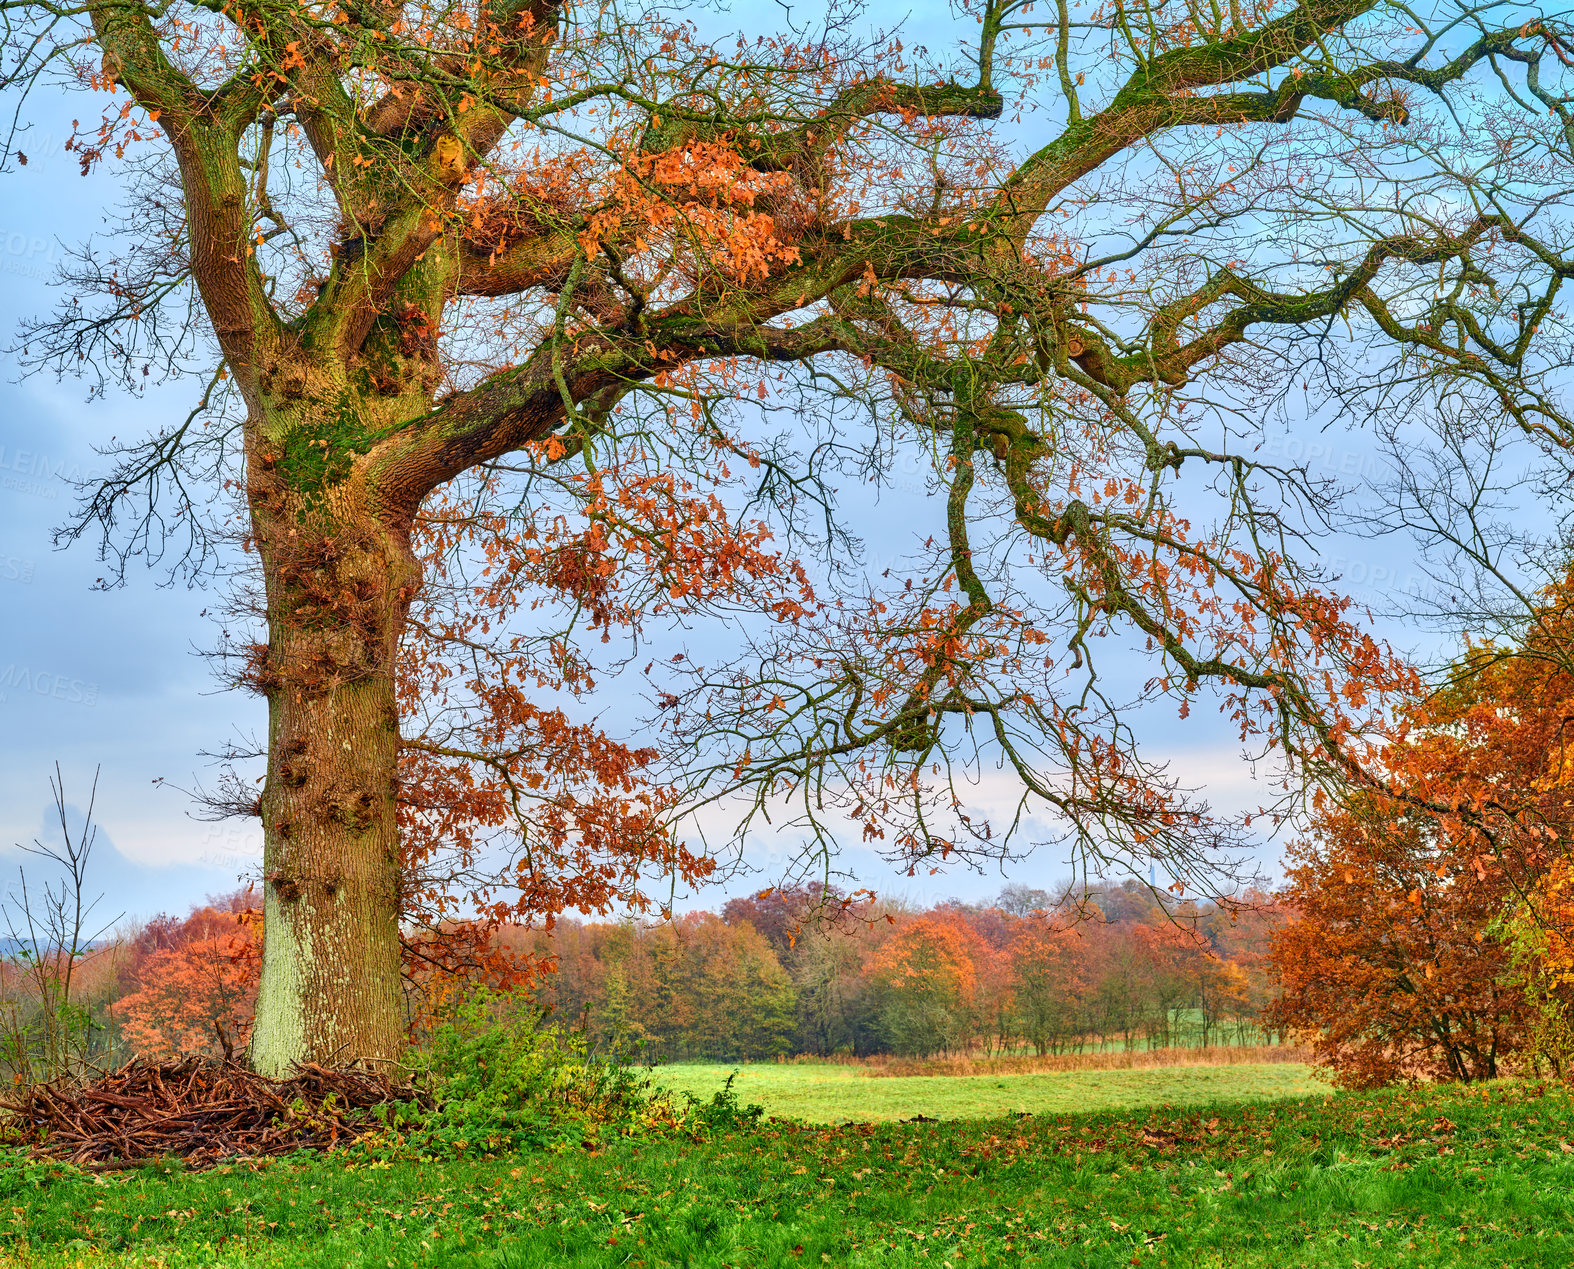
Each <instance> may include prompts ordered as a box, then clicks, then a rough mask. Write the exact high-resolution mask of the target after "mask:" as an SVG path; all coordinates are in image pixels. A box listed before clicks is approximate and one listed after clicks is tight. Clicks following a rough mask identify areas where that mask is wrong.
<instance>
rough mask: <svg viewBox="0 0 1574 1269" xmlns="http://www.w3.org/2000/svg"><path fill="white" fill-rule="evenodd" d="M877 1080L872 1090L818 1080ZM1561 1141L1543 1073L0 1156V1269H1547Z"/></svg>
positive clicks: (1570, 1168) (1570, 1176) (1564, 1237)
mask: <svg viewBox="0 0 1574 1269" xmlns="http://www.w3.org/2000/svg"><path fill="white" fill-rule="evenodd" d="M1225 1069H1227V1068H1225ZM1138 1073H1139V1074H1141V1072H1138ZM692 1074H693V1077H694V1078H695V1080H696V1081H700V1080H706V1081H708V1080H711V1079H713V1077H714V1072H711V1073H705V1074H703V1075H702V1073H701V1072H698V1071H696V1072H693V1073H692ZM781 1078H782V1080H783V1085H782V1087H783V1088H785V1087H786V1083H785V1077H781ZM1100 1078H1101V1079H1102V1078H1105V1077H1104V1076H1102V1075H1101V1076H1100ZM1244 1078H1246V1079H1248V1080H1249V1079H1251V1078H1255V1077H1254V1076H1252V1075H1251V1074H1250V1073H1246V1074H1245V1076H1244ZM760 1083H761V1084H762V1085H763V1084H764V1083H765V1081H764V1080H761V1081H760ZM825 1083H826V1084H833V1083H834V1080H832V1079H831V1078H829V1077H828V1078H827V1080H826V1081H825ZM883 1083H891V1084H895V1083H896V1081H881V1080H874V1079H869V1080H865V1081H862V1082H859V1081H857V1080H846V1081H845V1082H844V1083H843V1084H842V1085H840V1086H841V1087H847V1088H851V1089H855V1090H857V1091H858V1092H859V1093H860V1094H862V1092H863V1091H864V1089H865V1086H866V1085H869V1084H876V1085H877V1084H883ZM1078 1087H1079V1088H1081V1089H1082V1091H1083V1092H1084V1093H1086V1092H1088V1091H1089V1087H1090V1086H1085V1085H1079V1086H1078ZM1157 1087H1158V1086H1157V1085H1155V1086H1153V1088H1151V1089H1150V1090H1149V1091H1150V1092H1151V1091H1155V1090H1156V1088H1157ZM1571 1139H1574V1098H1571V1096H1570V1094H1569V1093H1568V1092H1567V1091H1566V1090H1565V1089H1563V1088H1559V1087H1546V1086H1541V1085H1535V1084H1530V1083H1525V1082H1504V1083H1499V1084H1495V1085H1491V1086H1488V1087H1484V1088H1444V1087H1426V1088H1422V1089H1419V1090H1407V1091H1391V1092H1385V1093H1380V1094H1371V1095H1366V1094H1361V1095H1355V1094H1343V1093H1341V1094H1330V1093H1319V1094H1316V1095H1313V1096H1303V1097H1297V1098H1284V1099H1279V1100H1266V1101H1259V1102H1242V1101H1239V1100H1237V1101H1233V1102H1213V1103H1208V1104H1203V1105H1192V1106H1189V1107H1186V1106H1181V1105H1179V1104H1170V1105H1150V1106H1147V1107H1141V1108H1134V1107H1127V1108H1125V1109H1110V1110H1103V1111H1096V1112H1092V1113H1086V1112H1084V1113H1060V1112H1052V1113H1040V1114H1036V1115H1016V1114H1013V1115H1007V1116H1004V1117H996V1118H987V1119H976V1118H974V1119H956V1120H947V1121H942V1122H938V1123H933V1122H918V1123H862V1124H853V1125H846V1126H841V1127H833V1126H825V1125H813V1124H807V1123H792V1122H784V1121H776V1122H769V1123H766V1124H763V1125H761V1126H759V1127H758V1128H756V1129H753V1130H737V1131H718V1132H716V1133H714V1134H712V1135H710V1136H708V1137H707V1138H705V1139H702V1140H694V1139H691V1138H682V1137H678V1138H671V1137H669V1138H665V1139H660V1140H618V1141H614V1142H612V1143H611V1144H608V1145H605V1146H603V1147H600V1148H597V1149H595V1150H594V1151H589V1150H584V1149H578V1148H574V1149H570V1150H568V1151H565V1152H563V1153H559V1154H551V1153H538V1154H533V1155H518V1156H512V1157H503V1158H476V1159H465V1158H461V1159H458V1160H445V1161H421V1160H407V1161H371V1160H368V1159H367V1158H365V1157H364V1156H363V1157H359V1158H358V1157H356V1156H355V1155H353V1154H349V1155H342V1156H333V1157H323V1158H301V1159H291V1160H285V1161H275V1162H272V1163H266V1164H251V1165H240V1164H237V1165H232V1166H228V1167H225V1168H220V1169H216V1170H213V1171H209V1172H203V1173H190V1172H184V1171H181V1170H179V1169H176V1168H170V1167H165V1166H152V1167H147V1168H143V1169H139V1170H137V1171H134V1172H128V1173H108V1174H102V1175H97V1176H93V1175H86V1174H83V1173H79V1172H75V1171H72V1170H69V1169H62V1168H58V1167H52V1166H47V1165H39V1164H32V1165H18V1164H16V1163H14V1162H13V1163H9V1164H7V1165H5V1166H4V1167H3V1168H0V1265H4V1266H7V1267H8V1269H9V1267H10V1266H16V1267H17V1269H24V1267H25V1269H65V1267H67V1266H70V1267H72V1269H97V1267H104V1269H108V1267H110V1266H114V1267H116V1269H119V1267H122V1266H124V1267H129V1266H139V1267H146V1269H152V1267H153V1266H160V1267H163V1269H185V1267H187V1266H236V1267H238V1269H239V1267H244V1269H286V1267H288V1269H297V1267H310V1269H315V1267H318V1266H321V1267H323V1269H329V1267H332V1269H341V1267H343V1269H371V1267H374V1266H375V1267H382V1269H393V1267H395V1266H398V1267H404V1266H422V1267H426V1266H434V1267H436V1266H469V1267H475V1269H533V1267H536V1266H565V1265H574V1266H588V1267H599V1266H639V1267H645V1266H658V1265H659V1266H668V1265H672V1266H691V1267H693V1269H721V1267H722V1266H733V1267H742V1266H774V1265H806V1264H827V1265H848V1266H893V1267H894V1266H926V1267H932V1269H962V1267H963V1266H983V1265H1004V1264H1023V1265H1035V1266H1038V1265H1044V1266H1068V1267H1070V1266H1077V1267H1079V1269H1082V1267H1093V1266H1099V1267H1104V1266H1110V1267H1113V1266H1117V1265H1139V1266H1140V1265H1153V1266H1198V1267H1207V1269H1226V1267H1228V1269H1251V1267H1254V1266H1263V1267H1266V1266H1273V1267H1274V1269H1285V1267H1287V1266H1345V1265H1348V1266H1360V1267H1362V1269H1381V1267H1384V1266H1406V1267H1407V1269H1410V1267H1416V1266H1426V1267H1428V1269H1443V1267H1445V1266H1467V1265H1468V1266H1494V1267H1495V1266H1505V1265H1515V1266H1549V1267H1550V1266H1559V1267H1561V1266H1566V1265H1568V1264H1570V1263H1574V1144H1571Z"/></svg>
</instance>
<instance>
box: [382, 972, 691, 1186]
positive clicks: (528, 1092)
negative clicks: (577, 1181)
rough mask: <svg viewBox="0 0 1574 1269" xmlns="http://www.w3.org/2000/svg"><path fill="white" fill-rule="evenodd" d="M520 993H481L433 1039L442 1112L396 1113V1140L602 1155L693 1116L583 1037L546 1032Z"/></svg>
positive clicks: (431, 1061)
mask: <svg viewBox="0 0 1574 1269" xmlns="http://www.w3.org/2000/svg"><path fill="white" fill-rule="evenodd" d="M541 1016H542V1015H541V1013H540V1012H539V1010H537V1009H536V1008H534V1007H533V1006H532V1005H531V1004H530V1002H529V1001H528V1000H527V999H526V998H525V997H523V996H521V995H518V994H501V993H497V992H494V991H492V990H490V989H480V990H477V991H475V992H474V993H472V994H471V995H470V996H468V997H467V998H466V999H465V1000H463V1001H462V1002H461V1003H460V1004H459V1005H458V1006H457V1007H456V1008H455V1009H454V1011H453V1013H452V1015H451V1016H450V1017H449V1018H448V1019H447V1020H445V1021H443V1022H441V1023H439V1024H438V1025H437V1026H436V1027H435V1028H434V1029H433V1030H432V1033H431V1043H430V1047H429V1048H428V1049H427V1051H426V1052H425V1053H424V1054H423V1055H421V1057H420V1058H419V1066H418V1078H420V1079H421V1080H422V1081H423V1082H425V1083H428V1084H429V1086H430V1089H431V1092H432V1095H433V1098H434V1101H435V1105H434V1108H433V1109H431V1110H426V1111H422V1110H420V1109H418V1108H417V1107H415V1106H413V1105H410V1106H404V1107H401V1108H398V1109H396V1110H393V1111H391V1112H390V1114H389V1127H390V1129H391V1130H393V1133H394V1135H395V1139H396V1140H397V1141H399V1142H400V1143H402V1144H403V1145H404V1146H405V1147H406V1148H413V1149H415V1150H417V1151H419V1152H421V1153H428V1154H437V1155H450V1154H464V1153H467V1152H474V1153H488V1154H492V1153H502V1152H505V1151H512V1150H522V1149H539V1148H547V1149H555V1150H562V1149H569V1148H572V1147H575V1146H585V1147H589V1148H594V1147H595V1146H596V1145H597V1144H598V1143H599V1142H601V1141H603V1140H605V1139H607V1138H611V1137H620V1136H642V1135H646V1134H664V1133H667V1132H671V1131H675V1130H678V1129H681V1128H683V1127H684V1126H685V1120H686V1119H687V1118H690V1117H691V1116H690V1115H689V1114H688V1112H687V1109H686V1108H684V1107H680V1106H679V1105H678V1104H677V1103H676V1102H675V1101H674V1100H673V1098H672V1096H671V1095H670V1094H668V1093H665V1092H663V1091H660V1090H657V1089H655V1088H653V1087H652V1085H651V1082H650V1080H649V1079H648V1078H645V1077H642V1076H641V1075H640V1074H639V1073H638V1072H637V1071H635V1070H633V1069H631V1068H630V1067H628V1066H626V1065H624V1064H622V1063H620V1062H618V1061H616V1060H615V1059H610V1058H603V1057H598V1056H595V1055H593V1054H591V1053H590V1052H589V1051H588V1047H587V1045H586V1043H585V1041H584V1038H583V1037H581V1036H573V1035H565V1034H563V1033H562V1032H559V1031H557V1030H549V1029H542V1028H539V1027H538V1025H537V1024H538V1023H539V1022H540V1019H541Z"/></svg>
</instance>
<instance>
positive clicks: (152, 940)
mask: <svg viewBox="0 0 1574 1269" xmlns="http://www.w3.org/2000/svg"><path fill="white" fill-rule="evenodd" d="M237 897H238V898H244V896H237ZM226 909H227V910H226ZM260 915H261V914H260V913H258V912H257V911H256V910H255V909H252V908H250V907H249V906H246V905H245V904H244V902H237V903H231V904H228V905H225V907H213V906H204V907H201V908H197V909H196V910H194V911H193V912H192V913H191V915H190V916H188V917H186V918H185V919H184V920H175V919H172V918H167V917H165V918H160V919H158V920H156V921H153V922H150V923H149V924H148V926H146V927H144V928H143V930H142V931H140V932H139V935H138V937H137V938H136V939H135V940H133V942H132V945H131V946H130V947H129V948H128V949H127V952H128V954H129V960H130V974H129V977H130V982H129V983H128V984H127V986H128V987H129V988H130V990H128V991H126V993H125V994H124V995H122V996H121V997H120V998H119V999H118V1000H116V1001H115V1003H114V1005H113V1007H112V1009H111V1013H112V1015H113V1016H114V1019H115V1021H116V1022H117V1023H118V1024H119V1026H120V1029H121V1039H122V1042H123V1043H124V1044H125V1045H126V1046H127V1047H128V1048H130V1050H131V1051H132V1052H133V1053H135V1054H137V1055H138V1056H140V1057H144V1058H147V1059H149V1060H151V1061H171V1060H174V1059H176V1058H182V1057H189V1056H192V1055H194V1054H195V1055H202V1056H207V1057H215V1058H217V1057H228V1056H231V1055H232V1054H236V1053H243V1052H244V1051H245V1048H246V1043H247V1040H248V1039H249V1038H250V1034H251V1026H252V1017H253V1013H254V1010H255V1007H256V999H257V980H258V976H259V968H260V961H261V942H260V940H259V938H258V934H259V933H260V925H261V922H260V919H259V918H260Z"/></svg>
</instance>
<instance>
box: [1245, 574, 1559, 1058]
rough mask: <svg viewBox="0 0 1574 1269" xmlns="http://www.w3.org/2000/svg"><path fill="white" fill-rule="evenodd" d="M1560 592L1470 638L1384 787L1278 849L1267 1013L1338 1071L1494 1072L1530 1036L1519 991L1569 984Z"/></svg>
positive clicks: (1420, 714)
mask: <svg viewBox="0 0 1574 1269" xmlns="http://www.w3.org/2000/svg"><path fill="white" fill-rule="evenodd" d="M1571 598H1574V581H1571V582H1565V583H1564V584H1563V585H1561V586H1558V587H1554V588H1552V589H1550V590H1549V591H1548V592H1547V593H1546V594H1545V595H1544V596H1542V598H1541V601H1540V602H1539V604H1538V605H1537V607H1536V609H1535V611H1534V613H1533V615H1532V620H1531V622H1530V623H1528V627H1527V629H1528V633H1527V635H1526V637H1525V639H1524V642H1523V643H1522V644H1521V645H1519V646H1513V647H1503V646H1494V645H1488V646H1477V647H1472V648H1470V649H1469V650H1468V651H1467V653H1466V655H1465V656H1464V657H1463V658H1461V660H1460V661H1459V662H1458V663H1457V664H1456V665H1455V666H1454V667H1453V670H1452V672H1451V674H1450V677H1449V681H1448V683H1447V684H1446V685H1445V686H1444V687H1443V688H1442V689H1441V690H1439V691H1438V692H1436V693H1434V694H1433V695H1431V696H1430V697H1427V698H1426V699H1424V700H1422V701H1419V702H1417V703H1416V704H1414V705H1413V706H1412V707H1411V708H1410V709H1409V710H1408V711H1407V713H1406V715H1405V717H1404V718H1403V719H1402V722H1401V726H1400V727H1399V728H1398V730H1397V734H1396V736H1395V739H1394V741H1393V743H1391V744H1390V745H1388V746H1387V747H1386V748H1385V749H1384V750H1383V752H1382V755H1381V769H1380V773H1381V778H1382V779H1381V784H1380V787H1377V788H1375V789H1372V790H1369V791H1367V792H1364V793H1361V794H1359V795H1358V796H1354V797H1352V798H1349V799H1347V800H1346V802H1345V803H1344V804H1343V805H1338V806H1335V805H1331V804H1330V805H1325V806H1323V807H1322V808H1321V809H1320V810H1319V812H1318V814H1317V816H1316V818H1315V820H1314V823H1313V825H1312V833H1311V835H1310V836H1309V837H1308V838H1307V839H1306V840H1304V841H1302V842H1301V843H1299V844H1298V845H1297V846H1296V847H1295V848H1294V849H1293V851H1292V856H1291V857H1292V861H1293V867H1292V868H1291V870H1290V884H1289V887H1288V888H1287V890H1286V891H1285V893H1284V895H1283V898H1284V899H1285V901H1286V902H1287V903H1288V904H1289V905H1290V906H1291V907H1292V908H1293V909H1294V910H1296V912H1297V913H1298V914H1299V919H1298V920H1297V921H1296V922H1295V923H1294V924H1292V925H1291V926H1290V927H1288V928H1287V929H1286V930H1284V931H1283V932H1282V933H1281V934H1280V935H1279V937H1278V941H1277V944H1276V946H1275V950H1274V964H1275V967H1276V970H1277V973H1278V976H1279V979H1280V982H1281V985H1282V990H1283V998H1282V1000H1281V1001H1280V1003H1279V1005H1278V1007H1277V1016H1278V1018H1279V1020H1280V1021H1281V1022H1282V1023H1283V1024H1284V1025H1286V1026H1289V1027H1294V1028H1297V1029H1300V1030H1304V1031H1306V1032H1308V1033H1309V1034H1310V1035H1311V1037H1312V1040H1313V1043H1314V1046H1315V1048H1316V1050H1317V1052H1318V1054H1319V1056H1320V1057H1321V1058H1322V1059H1323V1060H1325V1061H1327V1062H1328V1063H1330V1064H1331V1065H1332V1067H1333V1068H1334V1071H1335V1073H1336V1076H1337V1077H1338V1078H1339V1079H1340V1080H1342V1081H1343V1082H1345V1083H1347V1084H1351V1085H1356V1086H1365V1085H1372V1084H1379V1083H1383V1082H1386V1081H1389V1080H1392V1079H1395V1078H1399V1077H1416V1076H1426V1077H1440V1078H1453V1079H1461V1080H1471V1079H1488V1078H1492V1077H1493V1076H1495V1075H1497V1074H1498V1073H1500V1071H1501V1070H1502V1069H1503V1064H1504V1063H1505V1061H1512V1060H1513V1059H1514V1058H1515V1057H1516V1055H1523V1054H1524V1053H1525V1051H1526V1050H1527V1047H1530V1046H1532V1042H1533V1040H1534V1037H1535V1034H1536V1032H1537V1030H1538V1022H1537V1018H1536V1016H1535V1013H1536V1010H1535V1009H1534V1008H1533V1007H1532V1003H1531V997H1535V998H1541V999H1543V1000H1548V1001H1552V1002H1555V1001H1557V1000H1558V999H1559V998H1560V997H1561V998H1564V999H1566V998H1567V997H1568V996H1569V995H1570V994H1571V993H1570V990H1569V989H1570V987H1571V985H1574V978H1571V977H1570V976H1569V971H1570V969H1571V967H1574V956H1571V954H1570V942H1569V937H1568V933H1569V930H1570V929H1571V922H1570V916H1571V908H1570V902H1569V886H1568V880H1567V879H1568V877H1569V845H1568V843H1569V842H1570V840H1571V832H1574V815H1571V808H1574V763H1571V761H1570V757H1569V749H1570V744H1569V741H1570V738H1569V735H1568V722H1569V718H1570V706H1571V704H1574V659H1571V658H1570V656H1569V653H1570V651H1571V650H1574V638H1571V636H1574V620H1571V613H1570V600H1571ZM1515 930H1518V932H1519V933H1518V936H1517V941H1518V942H1519V943H1520V945H1521V950H1520V953H1519V954H1518V955H1516V953H1515V947H1514V943H1515V941H1516V938H1515V936H1514V935H1513V931H1515ZM1516 962H1517V967H1516ZM1527 988H1528V989H1529V995H1528V996H1527ZM1549 1056H1551V1055H1549Z"/></svg>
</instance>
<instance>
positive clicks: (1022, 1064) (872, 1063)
mask: <svg viewBox="0 0 1574 1269" xmlns="http://www.w3.org/2000/svg"><path fill="white" fill-rule="evenodd" d="M815 1060H822V1059H815ZM830 1060H831V1061H835V1062H838V1063H841V1064H845V1065H848V1066H857V1067H862V1068H863V1069H864V1070H865V1071H867V1072H868V1073H869V1074H870V1075H872V1076H876V1077H879V1076H887V1075H888V1076H903V1075H1032V1074H1036V1073H1039V1072H1046V1071H1121V1070H1130V1069H1133V1068H1136V1067H1155V1066H1234V1065H1237V1064H1239V1063H1243V1062H1275V1063H1277V1062H1303V1063H1309V1062H1311V1060H1312V1054H1311V1050H1310V1049H1308V1048H1305V1047H1303V1046H1302V1045H1299V1044H1219V1045H1212V1046H1210V1047H1209V1048H1206V1049H1138V1050H1133V1051H1131V1052H1129V1053H1051V1054H1047V1055H1045V1056H1044V1057H1033V1056H1031V1055H1021V1054H1018V1055H1012V1056H1009V1057H932V1058H902V1057H870V1058H833V1059H830Z"/></svg>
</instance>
